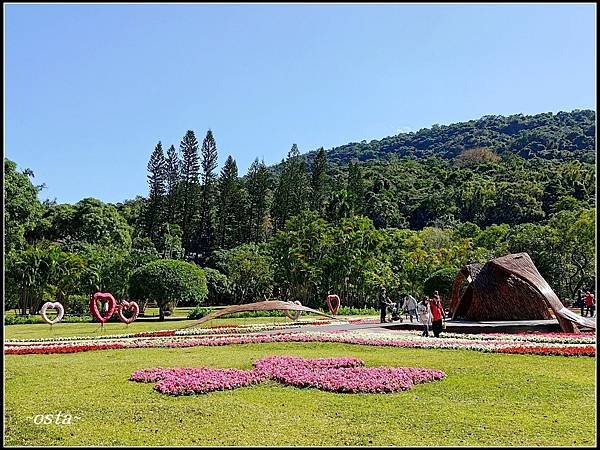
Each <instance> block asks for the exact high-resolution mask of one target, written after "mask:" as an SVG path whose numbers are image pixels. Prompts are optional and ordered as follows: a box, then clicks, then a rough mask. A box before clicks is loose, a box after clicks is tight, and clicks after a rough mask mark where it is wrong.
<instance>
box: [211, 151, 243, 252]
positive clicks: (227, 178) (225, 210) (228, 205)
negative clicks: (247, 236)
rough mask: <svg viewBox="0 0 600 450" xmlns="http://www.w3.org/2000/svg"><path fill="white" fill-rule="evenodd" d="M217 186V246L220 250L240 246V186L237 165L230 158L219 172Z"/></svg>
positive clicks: (241, 207) (241, 211) (241, 202)
mask: <svg viewBox="0 0 600 450" xmlns="http://www.w3.org/2000/svg"><path fill="white" fill-rule="evenodd" d="M218 186H219V205H218V214H217V224H218V241H219V242H218V245H219V247H220V248H223V249H229V248H232V247H234V246H236V245H238V244H241V240H242V237H243V236H242V234H241V231H242V228H243V227H242V215H243V213H244V204H243V197H242V195H243V194H242V184H241V181H240V179H239V178H238V168H237V164H236V162H235V159H233V157H231V156H229V157H227V160H226V161H225V165H224V166H223V169H222V170H221V176H220V177H219V183H218Z"/></svg>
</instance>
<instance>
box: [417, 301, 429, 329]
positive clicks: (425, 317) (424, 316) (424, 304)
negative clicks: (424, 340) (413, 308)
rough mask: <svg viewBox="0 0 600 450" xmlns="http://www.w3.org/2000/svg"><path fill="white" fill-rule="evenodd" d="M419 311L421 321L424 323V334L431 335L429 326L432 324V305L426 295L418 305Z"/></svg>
mask: <svg viewBox="0 0 600 450" xmlns="http://www.w3.org/2000/svg"><path fill="white" fill-rule="evenodd" d="M417 312H418V313H419V321H420V322H421V323H422V324H423V336H426V337H427V336H429V326H430V325H431V307H430V306H429V298H427V297H425V298H424V299H423V300H421V301H420V302H419V304H418V305H417Z"/></svg>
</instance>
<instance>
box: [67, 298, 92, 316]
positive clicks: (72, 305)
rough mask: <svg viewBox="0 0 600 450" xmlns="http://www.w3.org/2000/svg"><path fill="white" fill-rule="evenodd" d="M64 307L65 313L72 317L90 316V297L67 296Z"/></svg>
mask: <svg viewBox="0 0 600 450" xmlns="http://www.w3.org/2000/svg"><path fill="white" fill-rule="evenodd" d="M66 303H67V304H66V305H65V313H66V314H69V315H73V316H83V315H88V316H89V314H90V297H89V296H87V295H69V300H68V301H67V302H66Z"/></svg>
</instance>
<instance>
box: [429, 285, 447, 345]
mask: <svg viewBox="0 0 600 450" xmlns="http://www.w3.org/2000/svg"><path fill="white" fill-rule="evenodd" d="M430 305H431V316H432V321H431V328H432V330H433V335H434V336H435V337H440V333H441V332H442V322H443V320H444V308H443V307H442V301H441V300H440V295H439V293H438V291H435V293H434V294H433V299H432V300H431V303H430Z"/></svg>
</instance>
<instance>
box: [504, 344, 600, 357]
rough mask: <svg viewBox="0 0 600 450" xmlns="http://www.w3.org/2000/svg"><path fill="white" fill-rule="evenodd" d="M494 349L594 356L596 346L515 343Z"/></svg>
mask: <svg viewBox="0 0 600 450" xmlns="http://www.w3.org/2000/svg"><path fill="white" fill-rule="evenodd" d="M496 351H497V352H498V353H512V354H522V355H525V354H527V355H552V356H596V348H595V347H594V346H593V345H586V346H585V347H542V346H535V347H534V346H531V347H529V346H528V347H523V346H520V345H515V346H513V347H502V348H499V349H498V350H496Z"/></svg>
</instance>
